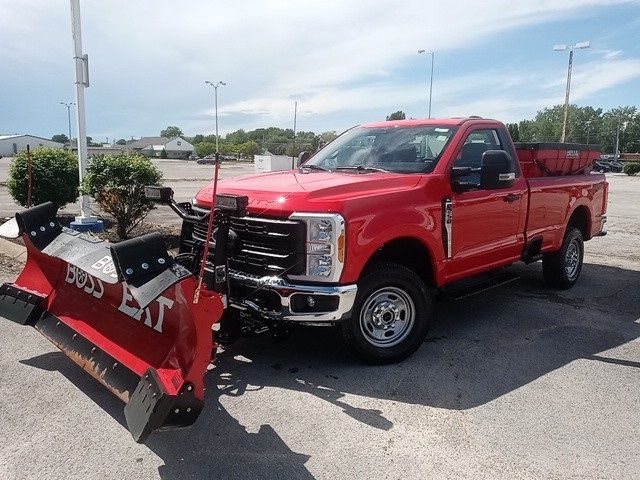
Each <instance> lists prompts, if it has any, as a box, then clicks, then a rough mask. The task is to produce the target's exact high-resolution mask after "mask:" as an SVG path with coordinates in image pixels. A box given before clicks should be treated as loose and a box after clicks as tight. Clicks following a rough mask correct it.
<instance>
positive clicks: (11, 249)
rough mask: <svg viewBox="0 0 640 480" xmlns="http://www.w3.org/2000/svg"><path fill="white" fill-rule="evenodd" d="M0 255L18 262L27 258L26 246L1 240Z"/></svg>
mask: <svg viewBox="0 0 640 480" xmlns="http://www.w3.org/2000/svg"><path fill="white" fill-rule="evenodd" d="M0 254H1V255H5V256H7V257H10V258H14V259H16V260H18V259H23V258H26V256H27V249H26V247H25V246H24V245H19V244H17V243H13V242H10V241H9V240H6V239H4V238H0Z"/></svg>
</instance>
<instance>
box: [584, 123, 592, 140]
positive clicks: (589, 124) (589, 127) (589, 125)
mask: <svg viewBox="0 0 640 480" xmlns="http://www.w3.org/2000/svg"><path fill="white" fill-rule="evenodd" d="M584 123H585V125H586V126H587V145H589V130H590V129H591V120H587V121H586V122H584Z"/></svg>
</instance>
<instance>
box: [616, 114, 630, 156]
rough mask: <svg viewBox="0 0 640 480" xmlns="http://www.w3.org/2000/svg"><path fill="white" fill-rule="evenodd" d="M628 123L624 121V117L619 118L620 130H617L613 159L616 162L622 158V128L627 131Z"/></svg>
mask: <svg viewBox="0 0 640 480" xmlns="http://www.w3.org/2000/svg"><path fill="white" fill-rule="evenodd" d="M627 123H628V122H626V121H625V122H623V121H622V116H619V117H618V128H616V151H615V154H614V158H613V159H614V160H618V159H619V158H620V130H621V129H622V127H624V128H625V129H626V128H627ZM627 151H628V150H627Z"/></svg>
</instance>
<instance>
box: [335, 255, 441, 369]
mask: <svg viewBox="0 0 640 480" xmlns="http://www.w3.org/2000/svg"><path fill="white" fill-rule="evenodd" d="M430 323H431V294H430V292H429V291H428V290H427V287H426V286H425V284H424V282H423V281H422V280H421V279H420V277H418V275H416V274H415V273H414V272H413V271H411V270H409V269H408V268H406V267H403V266H401V265H397V264H395V263H389V262H380V263H377V264H375V265H373V266H372V267H371V268H370V269H368V271H367V272H366V273H365V274H364V275H363V276H362V278H361V279H360V281H359V282H358V293H357V295H356V300H355V303H354V306H353V310H352V312H351V318H350V319H348V320H346V321H345V322H343V323H342V324H341V325H340V328H341V333H342V338H343V340H344V342H345V344H346V346H347V348H348V349H349V351H350V352H351V353H352V354H354V355H355V356H356V357H358V358H360V359H362V360H364V361H365V362H368V363H373V364H387V363H394V362H398V361H400V360H403V359H405V358H407V357H408V356H409V355H411V354H412V353H413V352H415V351H416V350H417V349H418V348H419V347H420V345H422V343H423V342H424V339H425V337H426V335H427V330H428V327H429V324H430Z"/></svg>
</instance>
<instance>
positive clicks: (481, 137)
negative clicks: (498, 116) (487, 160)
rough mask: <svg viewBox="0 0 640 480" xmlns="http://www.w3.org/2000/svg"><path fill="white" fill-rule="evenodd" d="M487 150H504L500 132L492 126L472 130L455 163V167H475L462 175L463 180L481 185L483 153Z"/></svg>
mask: <svg viewBox="0 0 640 480" xmlns="http://www.w3.org/2000/svg"><path fill="white" fill-rule="evenodd" d="M487 150H504V148H503V145H502V142H501V141H500V137H499V135H498V132H497V131H496V130H495V129H492V128H487V129H481V130H474V131H473V132H471V133H470V134H469V136H468V137H467V139H466V140H465V142H464V145H463V146H462V149H461V150H460V153H458V156H457V157H456V160H455V162H454V164H453V166H454V167H468V168H472V169H473V171H472V172H471V173H470V174H469V175H465V176H463V177H460V179H461V180H463V181H465V182H471V183H474V184H476V185H477V187H480V167H481V166H482V154H483V153H484V152H486V151H487Z"/></svg>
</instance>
